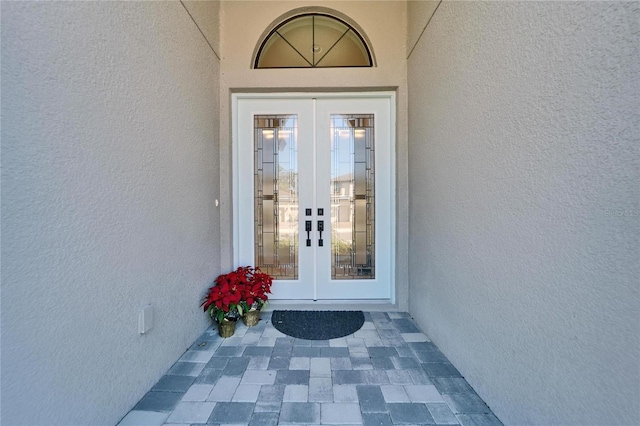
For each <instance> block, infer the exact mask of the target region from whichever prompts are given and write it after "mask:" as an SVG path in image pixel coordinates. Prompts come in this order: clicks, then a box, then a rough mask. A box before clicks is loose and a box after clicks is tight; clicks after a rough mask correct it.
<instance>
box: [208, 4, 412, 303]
mask: <svg viewBox="0 0 640 426" xmlns="http://www.w3.org/2000/svg"><path fill="white" fill-rule="evenodd" d="M305 6H320V7H326V8H331V9H334V10H337V11H338V12H340V13H343V14H345V15H347V16H348V17H350V18H351V19H353V20H354V21H355V22H357V23H358V24H359V25H360V27H361V28H362V29H363V30H364V32H365V33H366V35H367V36H368V38H369V40H370V42H371V44H372V47H373V50H374V52H375V57H376V60H377V67H373V68H338V69H336V68H333V69H332V68H328V69H321V68H317V69H261V70H255V69H251V60H252V54H253V52H254V48H255V46H256V44H257V43H258V41H259V38H260V36H261V34H262V33H263V31H264V30H265V29H266V28H267V27H268V26H269V25H270V24H271V23H272V22H273V21H274V20H275V19H276V18H278V17H279V16H281V15H283V14H284V13H286V12H288V11H290V10H292V9H296V8H299V7H305ZM221 25H222V27H221V28H222V31H221V51H222V65H221V80H220V89H221V103H220V111H221V116H220V128H221V135H220V143H221V146H220V149H221V151H220V161H221V164H220V170H221V176H222V178H221V197H222V205H223V207H224V208H223V209H222V217H221V231H222V247H224V252H223V253H222V265H223V267H226V268H231V267H233V266H234V265H233V251H232V248H233V235H232V223H233V221H232V220H233V210H232V208H231V205H232V184H231V180H232V169H231V109H230V106H231V93H232V92H233V91H264V90H270V91H291V90H310V91H313V90H343V91H344V90H352V91H358V90H368V89H372V90H379V89H387V90H388V89H393V90H396V92H397V103H398V105H397V111H398V114H397V128H398V129H399V130H398V133H397V136H396V158H397V162H396V169H397V176H396V200H397V212H396V219H397V226H396V240H397V244H396V247H397V253H396V270H397V274H396V302H397V303H398V306H399V307H400V308H402V309H406V306H407V298H406V295H407V279H406V271H407V221H406V218H407V171H406V169H407V168H406V161H407V150H406V144H407V135H406V128H407V118H406V117H407V107H406V102H407V92H406V59H405V43H406V38H405V32H406V28H405V27H406V4H405V2H390V1H380V2H376V1H373V2H361V1H339V2H338V1H335V2H331V1H321V2H311V1H280V2H271V1H223V2H222V4H221Z"/></svg>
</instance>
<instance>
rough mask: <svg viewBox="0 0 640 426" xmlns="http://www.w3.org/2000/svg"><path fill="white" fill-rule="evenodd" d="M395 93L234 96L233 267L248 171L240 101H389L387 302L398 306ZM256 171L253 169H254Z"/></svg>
mask: <svg viewBox="0 0 640 426" xmlns="http://www.w3.org/2000/svg"><path fill="white" fill-rule="evenodd" d="M395 96H396V94H395V92H337V93H325V92H322V93H316V92H294V93H289V92H286V93H234V94H232V117H231V122H232V175H233V181H232V182H233V258H234V267H237V266H240V265H239V259H240V258H241V256H240V252H239V250H240V248H239V243H238V242H239V238H240V237H239V235H240V232H241V231H240V220H239V199H240V193H239V191H240V188H239V172H238V171H239V170H240V168H241V167H246V165H240V164H239V152H238V150H239V142H238V101H239V100H240V99H250V100H257V99H280V100H282V99H285V100H296V99H305V100H310V99H313V98H315V99H336V100H341V99H368V98H369V99H371V98H378V99H380V98H382V99H388V100H389V104H390V123H389V125H390V146H389V153H390V155H391V161H390V173H389V179H390V182H389V188H390V191H391V192H390V203H391V205H390V206H389V209H390V219H391V230H390V231H391V236H390V244H391V247H390V250H389V253H390V254H391V256H390V259H389V268H390V280H391V282H390V283H389V284H390V292H389V299H386V301H388V302H390V303H392V304H393V303H395V225H396V218H395V211H396V207H395V177H396V174H395V173H396V171H395V164H396V163H395V143H396V139H395V136H396V126H395V124H396V101H395V99H396V98H395ZM251 167H253V165H251ZM360 301H362V302H366V301H367V300H366V299H362V300H360ZM375 301H376V302H380V301H384V300H381V299H376V300H375ZM333 302H348V303H353V302H355V301H354V300H344V301H340V300H334V301H333Z"/></svg>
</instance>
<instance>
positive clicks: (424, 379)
mask: <svg viewBox="0 0 640 426" xmlns="http://www.w3.org/2000/svg"><path fill="white" fill-rule="evenodd" d="M405 371H407V372H408V373H409V375H410V376H411V380H413V384H414V385H432V384H433V382H432V381H431V379H430V378H429V376H428V375H427V373H426V372H425V371H424V370H423V369H421V368H420V369H415V370H414V369H410V370H405Z"/></svg>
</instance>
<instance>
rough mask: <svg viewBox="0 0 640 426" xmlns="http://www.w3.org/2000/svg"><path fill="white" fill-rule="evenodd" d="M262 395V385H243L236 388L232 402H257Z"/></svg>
mask: <svg viewBox="0 0 640 426" xmlns="http://www.w3.org/2000/svg"><path fill="white" fill-rule="evenodd" d="M259 393H260V385H243V384H242V383H241V384H240V385H239V386H238V387H237V388H236V392H235V393H234V394H233V398H231V401H232V402H257V401H258V394H259Z"/></svg>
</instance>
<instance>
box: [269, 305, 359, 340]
mask: <svg viewBox="0 0 640 426" xmlns="http://www.w3.org/2000/svg"><path fill="white" fill-rule="evenodd" d="M271 323H272V324H273V326H274V327H275V328H276V329H277V330H279V331H281V332H282V333H284V334H286V335H287V336H292V337H297V338H298V339H306V340H328V339H337V338H338V337H344V336H348V335H350V334H353V333H355V332H356V331H358V330H360V328H361V327H362V324H364V314H363V313H362V311H273V313H272V314H271Z"/></svg>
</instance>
